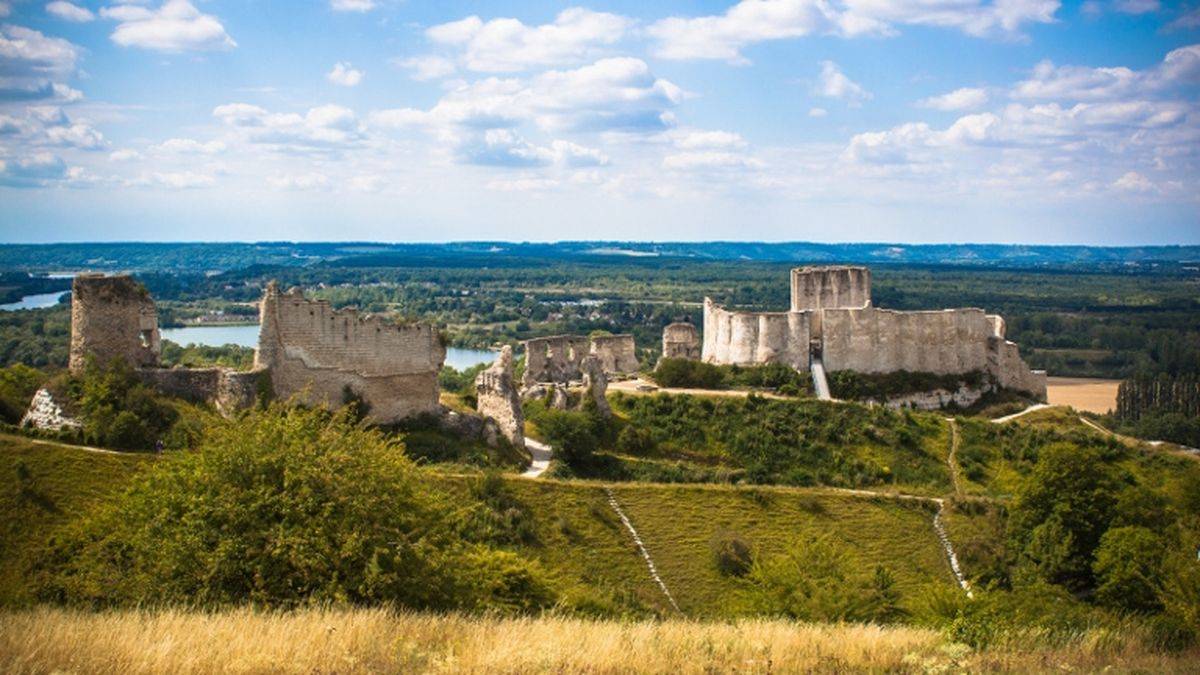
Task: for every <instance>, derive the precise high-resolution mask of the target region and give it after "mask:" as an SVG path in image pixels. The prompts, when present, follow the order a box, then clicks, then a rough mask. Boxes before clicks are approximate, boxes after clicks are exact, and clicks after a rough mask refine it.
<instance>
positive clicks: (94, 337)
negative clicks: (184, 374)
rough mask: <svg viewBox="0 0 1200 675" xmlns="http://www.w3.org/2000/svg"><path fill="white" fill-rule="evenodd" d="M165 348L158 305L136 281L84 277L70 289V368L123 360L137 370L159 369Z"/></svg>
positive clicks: (114, 277) (75, 281)
mask: <svg viewBox="0 0 1200 675" xmlns="http://www.w3.org/2000/svg"><path fill="white" fill-rule="evenodd" d="M160 349H161V345H160V342H159V333H158V314H157V310H156V309H155V307H154V300H153V299H152V298H151V297H150V293H149V292H148V291H146V288H145V286H142V285H141V284H140V283H138V282H137V281H134V279H133V277H130V276H128V275H118V276H111V277H106V276H104V275H101V274H80V275H78V276H76V277H75V279H74V281H73V282H72V284H71V354H70V369H71V372H72V373H80V372H82V371H83V368H84V366H85V365H86V364H87V361H88V359H89V358H92V359H94V360H95V361H96V363H97V364H100V365H104V364H106V363H109V362H110V361H113V360H116V359H123V360H124V361H125V362H126V363H128V364H129V365H130V366H132V367H134V368H143V367H153V366H157V365H158V356H159V351H160Z"/></svg>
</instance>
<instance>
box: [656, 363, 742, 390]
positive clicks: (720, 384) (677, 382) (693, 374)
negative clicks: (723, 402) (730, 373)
mask: <svg viewBox="0 0 1200 675" xmlns="http://www.w3.org/2000/svg"><path fill="white" fill-rule="evenodd" d="M651 377H652V378H653V379H654V381H655V382H656V383H658V385H659V386H661V387H686V388H692V389H722V388H724V386H725V374H724V373H723V372H722V371H721V368H720V367H718V366H715V365H713V364H711V363H704V362H703V361H690V360H688V359H662V360H660V361H659V362H658V366H657V367H655V369H654V372H653V373H652V374H651Z"/></svg>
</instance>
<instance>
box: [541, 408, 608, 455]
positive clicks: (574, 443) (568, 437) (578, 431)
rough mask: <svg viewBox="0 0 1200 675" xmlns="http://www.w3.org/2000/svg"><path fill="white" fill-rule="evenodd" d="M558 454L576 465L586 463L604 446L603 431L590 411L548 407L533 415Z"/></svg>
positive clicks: (547, 440)
mask: <svg viewBox="0 0 1200 675" xmlns="http://www.w3.org/2000/svg"><path fill="white" fill-rule="evenodd" d="M533 422H534V424H536V425H537V428H538V429H540V430H541V432H542V435H543V436H544V437H545V438H546V442H547V443H549V444H550V445H552V446H553V447H554V453H555V455H557V456H558V457H560V458H562V460H563V461H564V462H566V463H567V464H570V465H572V466H578V465H582V464H586V463H587V462H588V461H589V460H590V459H591V458H592V455H593V453H595V452H596V448H597V447H599V445H600V433H599V432H600V430H599V428H598V426H599V425H598V424H597V421H596V419H595V417H594V416H592V415H589V414H587V413H582V412H575V411H566V410H555V409H553V408H545V409H542V410H538V411H537V412H536V416H535V417H534V418H533Z"/></svg>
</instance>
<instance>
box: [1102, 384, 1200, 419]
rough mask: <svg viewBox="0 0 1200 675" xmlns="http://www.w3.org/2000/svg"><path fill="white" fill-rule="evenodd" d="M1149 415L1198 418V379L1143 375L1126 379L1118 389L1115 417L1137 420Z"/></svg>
mask: <svg viewBox="0 0 1200 675" xmlns="http://www.w3.org/2000/svg"><path fill="white" fill-rule="evenodd" d="M1150 412H1160V413H1180V414H1183V415H1187V416H1190V417H1200V379H1197V378H1196V377H1194V376H1191V377H1177V378H1176V377H1169V376H1166V375H1160V376H1158V377H1145V376H1143V377H1138V378H1133V379H1129V380H1125V381H1124V382H1122V383H1121V385H1120V386H1119V387H1117V417H1119V418H1121V419H1122V420H1138V419H1140V418H1141V417H1142V416H1143V415H1145V414H1146V413H1150Z"/></svg>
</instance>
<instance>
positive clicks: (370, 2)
mask: <svg viewBox="0 0 1200 675" xmlns="http://www.w3.org/2000/svg"><path fill="white" fill-rule="evenodd" d="M329 8H330V9H332V10H333V11H335V12H360V13H361V12H369V11H371V10H373V9H375V0H330V2H329Z"/></svg>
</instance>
